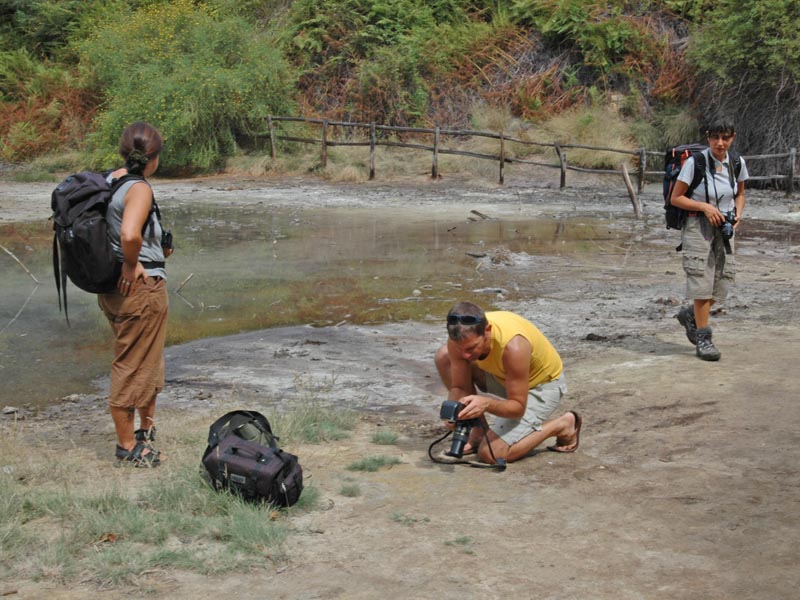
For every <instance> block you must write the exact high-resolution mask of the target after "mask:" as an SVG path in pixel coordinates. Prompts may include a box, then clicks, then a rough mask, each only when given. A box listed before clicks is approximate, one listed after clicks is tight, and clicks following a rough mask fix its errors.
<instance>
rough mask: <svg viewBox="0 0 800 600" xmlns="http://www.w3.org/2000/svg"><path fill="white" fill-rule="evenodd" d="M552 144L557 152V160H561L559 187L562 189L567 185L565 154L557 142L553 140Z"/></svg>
mask: <svg viewBox="0 0 800 600" xmlns="http://www.w3.org/2000/svg"><path fill="white" fill-rule="evenodd" d="M553 146H555V149H556V153H557V154H558V160H559V161H560V162H561V183H560V185H559V187H560V188H561V189H564V188H565V187H566V186H567V155H566V153H565V152H564V151H563V150H562V149H561V146H560V145H559V143H558V142H555V143H554V144H553Z"/></svg>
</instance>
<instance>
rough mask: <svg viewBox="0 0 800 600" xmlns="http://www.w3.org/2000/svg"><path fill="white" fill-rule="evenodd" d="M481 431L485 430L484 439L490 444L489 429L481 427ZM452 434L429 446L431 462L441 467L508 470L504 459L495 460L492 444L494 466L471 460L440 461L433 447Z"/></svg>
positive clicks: (446, 434)
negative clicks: (434, 453) (461, 466)
mask: <svg viewBox="0 0 800 600" xmlns="http://www.w3.org/2000/svg"><path fill="white" fill-rule="evenodd" d="M481 429H483V435H484V439H485V440H486V443H487V444H488V443H489V433H488V431H487V428H486V427H483V426H481ZM452 433H453V432H452V431H448V432H447V433H445V434H444V435H443V436H442V437H440V438H439V439H437V440H434V441H433V442H432V443H431V445H430V446H428V457H429V458H430V459H431V461H433V462H435V463H437V464H440V465H469V466H470V467H474V468H476V469H494V470H496V471H501V472H502V471H505V470H506V460H505V459H504V458H495V455H494V451H493V450H492V445H491V444H489V453H490V454H491V455H492V460H493V461H494V464H488V463H476V462H474V461H471V460H461V459H459V460H440V459H438V458H436V457H435V456H434V455H433V447H434V446H435V445H436V444H438V443H440V442H442V441H444V440H445V439H446V438H448V437H449V436H450V434H452ZM454 458H455V457H454Z"/></svg>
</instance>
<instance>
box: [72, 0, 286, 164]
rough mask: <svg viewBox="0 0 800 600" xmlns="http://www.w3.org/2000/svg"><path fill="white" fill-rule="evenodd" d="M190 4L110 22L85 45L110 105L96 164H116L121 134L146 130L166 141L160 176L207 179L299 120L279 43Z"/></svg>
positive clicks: (162, 6) (154, 7)
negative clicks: (256, 141)
mask: <svg viewBox="0 0 800 600" xmlns="http://www.w3.org/2000/svg"><path fill="white" fill-rule="evenodd" d="M221 12H222V11H217V10H215V9H214V8H213V7H211V6H209V5H207V4H203V3H195V2H193V1H191V0H175V1H174V2H169V3H167V2H159V3H153V4H150V5H147V6H145V7H143V8H142V9H140V10H138V11H131V12H129V13H128V14H124V15H117V16H115V17H114V18H108V19H106V21H104V26H103V27H102V28H100V29H99V30H98V32H97V34H96V35H95V36H93V37H92V38H91V39H89V40H86V41H85V42H83V43H81V44H80V53H81V59H82V63H83V65H84V66H85V67H86V68H90V69H91V70H92V73H93V75H94V76H95V78H96V81H97V86H98V89H103V90H104V91H105V95H106V103H105V106H104V110H103V112H102V113H101V114H100V115H99V116H98V118H97V120H96V122H95V131H94V133H93V135H92V136H91V138H90V142H91V144H90V145H91V147H92V149H93V158H94V162H95V163H97V166H107V165H109V164H111V163H113V162H114V161H115V160H117V159H116V150H117V143H118V140H119V136H120V133H121V132H122V130H123V129H124V128H125V127H126V126H127V125H128V124H129V123H131V122H133V121H137V120H144V121H148V122H150V123H152V124H153V125H155V126H156V127H158V128H159V129H160V130H161V133H162V134H163V135H164V138H165V148H164V154H163V156H162V161H161V166H162V172H164V173H169V172H176V171H187V170H201V171H207V170H211V169H214V168H217V167H219V166H220V165H221V164H222V163H223V161H224V160H225V158H226V157H228V156H230V155H232V154H233V153H234V152H235V150H236V148H237V139H238V138H239V137H240V136H248V135H250V134H252V133H254V132H263V131H265V130H266V116H267V115H268V114H288V113H291V112H292V104H291V98H292V89H293V85H294V80H293V77H292V75H291V74H290V72H289V69H288V68H287V65H286V63H285V61H284V60H283V58H282V56H281V54H280V52H279V51H278V50H277V49H276V48H275V47H274V45H273V43H272V39H271V38H270V36H269V35H267V34H266V33H264V32H258V31H257V30H256V29H255V28H254V26H253V25H252V24H250V23H248V22H247V21H246V20H245V19H243V18H241V17H239V16H236V15H233V16H230V15H228V16H225V15H222V14H220V13H221Z"/></svg>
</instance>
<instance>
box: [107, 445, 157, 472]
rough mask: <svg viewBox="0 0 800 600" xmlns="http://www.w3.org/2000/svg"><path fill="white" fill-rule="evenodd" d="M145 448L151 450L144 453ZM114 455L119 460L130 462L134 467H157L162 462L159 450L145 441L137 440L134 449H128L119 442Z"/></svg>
mask: <svg viewBox="0 0 800 600" xmlns="http://www.w3.org/2000/svg"><path fill="white" fill-rule="evenodd" d="M145 450H150V452H148V453H147V454H143V452H144V451H145ZM114 455H115V456H116V457H117V460H119V461H125V462H129V463H131V464H132V465H133V466H134V467H157V466H158V465H159V463H161V456H160V453H159V451H158V450H155V449H153V448H151V447H150V446H149V445H148V444H145V443H144V442H137V443H136V445H135V446H134V447H133V450H126V449H125V448H123V447H122V446H120V445H119V444H117V450H116V452H115V453H114Z"/></svg>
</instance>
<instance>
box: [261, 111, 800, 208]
mask: <svg viewBox="0 0 800 600" xmlns="http://www.w3.org/2000/svg"><path fill="white" fill-rule="evenodd" d="M280 122H300V123H305V124H307V125H313V126H318V127H319V128H320V131H321V134H320V137H318V138H308V137H298V136H291V135H282V134H280V132H279V131H277V128H278V126H279V125H278V124H279V123H280ZM267 128H268V133H266V134H265V135H266V136H268V137H269V142H270V149H271V155H272V159H273V160H274V159H276V158H277V152H278V146H277V142H278V140H281V141H287V142H299V143H305V144H319V145H320V149H321V150H320V160H321V163H322V166H323V167H325V166H326V165H327V163H328V148H329V147H333V146H369V178H370V179H374V178H375V149H376V147H378V146H386V147H396V148H412V149H415V150H423V151H426V152H431V153H432V164H431V177H433V178H437V177H438V176H439V155H440V154H454V155H460V156H469V157H472V158H478V159H483V160H492V161H495V162H497V163H498V172H499V174H498V181H499V183H500V184H503V183H504V180H505V175H504V168H505V165H506V164H526V165H536V166H540V167H547V168H552V169H559V171H560V174H561V178H560V187H562V188H564V187H566V185H567V171H576V172H582V173H595V174H616V175H621V176H622V177H623V178H624V180H625V183H626V185H627V186H628V191H629V193H630V194H631V201H632V202H633V203H634V208H636V207H637V205H638V203H637V202H636V201H635V198H634V193H633V187H632V184H631V181H630V177H629V173H628V169H627V166H626V165H627V162H628V161H627V159H624V158H623V159H621V161H620V168H619V169H592V168H585V167H578V166H575V165H570V164H569V163H568V162H567V150H570V149H584V150H596V151H600V152H615V153H618V154H620V155H622V157H628V156H631V157H633V158H634V164H635V165H636V171H635V178H636V181H637V187H638V190H639V191H640V192H641V191H642V189H643V188H644V185H645V183H647V181H648V177H654V178H656V180H660V178H661V177H663V175H664V170H663V168H662V166H661V165H662V162H661V161H662V160H663V157H664V153H663V152H658V151H652V150H647V149H645V148H639V149H637V150H622V149H619V148H603V147H596V146H585V145H581V144H560V143H558V142H553V143H546V142H533V141H529V140H521V139H518V138H514V137H509V136H506V135H504V134H503V133H502V132H501V133H495V132H488V131H472V130H461V129H442V128H440V127H436V128H434V129H427V128H422V127H393V126H390V125H376V124H375V123H348V122H342V121H329V120H328V119H310V118H305V117H278V116H269V117H267ZM332 128H342V129H350V130H353V131H354V132H358V131H362V132H364V133H362V135H361V136H358V135H350V136H347V139H343V140H337V139H332V137H331V129H332ZM378 132H388V133H393V134H400V135H401V136H403V137H405V136H407V135H409V134H413V135H415V136H432V138H433V140H432V144H431V145H427V144H422V143H416V142H404V141H394V140H387V139H378ZM365 137H366V138H368V139H364V138H365ZM443 137H445V138H447V137H485V138H491V139H496V140H498V153H497V154H485V153H481V152H471V151H467V150H454V149H450V148H446V147H443V145H442V138H443ZM508 143H515V144H521V145H523V146H538V147H541V148H552V149H553V150H554V151H555V153H556V155H557V157H558V160H559V162H558V164H553V163H548V162H542V161H535V160H527V159H522V158H516V157H513V156H508V155H507V154H506V144H508ZM648 158H655V159H656V164H657V165H658V169H657V170H648V167H649V165H648ZM744 158H745V160H747V161H748V162H750V161H758V160H772V161H778V160H781V159H785V160H786V165H787V170H786V173H778V174H771V175H758V176H751V177H750V179H749V180H750V181H772V182H774V183H776V184H782V187H784V188H785V190H786V195H787V196H788V195H791V194H793V193H794V187H795V179H797V178H798V177H799V176H798V175H796V174H795V165H796V164H797V150H796V149H795V148H791V149H790V150H789V152H785V153H781V154H756V155H749V156H748V155H745V156H744ZM637 212H638V211H637Z"/></svg>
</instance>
